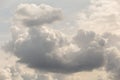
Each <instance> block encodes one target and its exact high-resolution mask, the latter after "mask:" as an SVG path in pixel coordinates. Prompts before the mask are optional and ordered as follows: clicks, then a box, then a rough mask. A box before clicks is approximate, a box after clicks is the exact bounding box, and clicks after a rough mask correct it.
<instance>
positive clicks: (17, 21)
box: [4, 0, 120, 80]
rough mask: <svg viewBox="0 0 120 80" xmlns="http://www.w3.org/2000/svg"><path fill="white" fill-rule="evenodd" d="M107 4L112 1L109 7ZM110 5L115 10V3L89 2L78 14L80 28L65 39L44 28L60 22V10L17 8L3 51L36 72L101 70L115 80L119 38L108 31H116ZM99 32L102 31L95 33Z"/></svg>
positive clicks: (55, 32) (34, 6) (119, 60)
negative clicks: (11, 54) (9, 36)
mask: <svg viewBox="0 0 120 80" xmlns="http://www.w3.org/2000/svg"><path fill="white" fill-rule="evenodd" d="M109 2H113V3H112V5H109ZM106 5H107V6H106ZM111 6H116V7H117V8H119V7H118V6H119V5H118V3H117V1H116V0H114V1H113V0H110V1H103V0H98V2H96V0H93V2H92V6H90V10H88V12H87V13H86V12H83V13H81V15H82V17H81V16H80V18H81V21H80V24H81V26H83V28H82V27H81V30H78V31H77V32H76V33H75V34H76V35H74V36H68V35H66V34H64V33H62V32H60V31H59V30H55V29H53V28H51V27H49V26H48V25H47V26H46V25H45V24H49V25H50V24H51V23H53V22H54V21H56V20H60V19H61V17H62V16H61V10H60V9H58V8H53V7H51V6H48V5H35V4H22V5H20V6H18V9H17V10H16V15H15V18H14V20H13V21H14V24H13V27H12V29H11V31H12V40H11V41H10V42H9V43H8V44H7V45H5V47H4V49H5V50H6V51H10V52H12V53H13V54H14V55H16V56H17V57H18V58H19V60H18V62H21V63H24V64H26V65H27V66H28V67H31V68H34V69H36V70H39V71H46V72H53V73H76V72H80V71H91V70H94V69H98V68H100V67H104V68H105V70H106V71H107V72H108V73H110V74H111V76H112V77H111V79H115V80H118V79H119V75H120V73H119V69H120V68H119V65H118V64H119V63H120V58H119V57H118V55H119V52H120V43H119V40H120V36H119V35H116V33H115V34H113V33H111V30H114V29H115V31H116V29H117V28H118V26H119V17H118V18H117V16H118V15H119V12H118V11H117V10H116V9H113V8H112V7H111ZM107 8H108V10H105V9H107ZM104 10H105V12H104ZM113 10H114V12H112V11H113ZM88 13H90V14H89V15H88ZM111 16H112V18H111ZM113 16H114V19H113ZM114 24H115V25H114ZM86 27H87V29H86V30H84V28H86ZM96 27H97V28H96ZM103 27H104V30H103ZM89 28H90V29H89ZM93 28H95V30H94V29H93ZM82 29H83V30H82ZM101 29H102V30H103V32H102V34H99V33H98V32H99V31H98V30H100V31H101ZM89 30H92V31H89ZM104 32H105V33H104ZM108 32H110V33H108ZM113 42H114V43H113ZM116 54H117V55H116ZM25 78H26V77H25ZM26 79H29V78H26ZM43 79H44V77H43Z"/></svg>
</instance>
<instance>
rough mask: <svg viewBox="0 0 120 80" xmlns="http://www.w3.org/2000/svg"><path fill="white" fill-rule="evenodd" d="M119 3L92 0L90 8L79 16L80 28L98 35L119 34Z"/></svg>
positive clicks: (110, 0)
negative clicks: (106, 33)
mask: <svg viewBox="0 0 120 80" xmlns="http://www.w3.org/2000/svg"><path fill="white" fill-rule="evenodd" d="M119 3H120V1H119V0H91V5H90V6H89V8H88V9H87V10H84V11H83V12H80V14H79V18H78V24H79V25H80V28H81V29H84V30H92V31H95V32H97V33H104V32H110V33H115V34H119V32H120V28H119V26H120V12H119V9H120V5H119Z"/></svg>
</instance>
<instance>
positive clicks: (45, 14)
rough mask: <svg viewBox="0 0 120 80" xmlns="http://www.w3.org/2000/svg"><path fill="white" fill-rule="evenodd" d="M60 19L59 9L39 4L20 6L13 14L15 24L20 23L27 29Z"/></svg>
mask: <svg viewBox="0 0 120 80" xmlns="http://www.w3.org/2000/svg"><path fill="white" fill-rule="evenodd" d="M61 19H62V12H61V9H58V8H53V7H51V6H49V5H45V4H41V5H35V4H31V5H29V4H21V5H19V6H18V8H17V10H16V14H15V19H14V22H15V24H19V23H22V24H23V25H25V26H27V27H33V26H40V25H43V24H49V23H53V22H55V21H58V20H61Z"/></svg>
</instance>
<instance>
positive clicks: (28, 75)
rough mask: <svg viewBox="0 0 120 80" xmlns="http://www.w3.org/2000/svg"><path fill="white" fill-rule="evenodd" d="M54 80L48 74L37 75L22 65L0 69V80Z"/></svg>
mask: <svg viewBox="0 0 120 80" xmlns="http://www.w3.org/2000/svg"><path fill="white" fill-rule="evenodd" d="M41 79H42V80H54V77H53V76H52V75H51V74H48V73H42V74H41V73H38V72H36V71H34V70H31V69H29V68H27V67H25V66H23V65H20V64H16V65H13V66H6V67H4V68H0V80H41Z"/></svg>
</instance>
